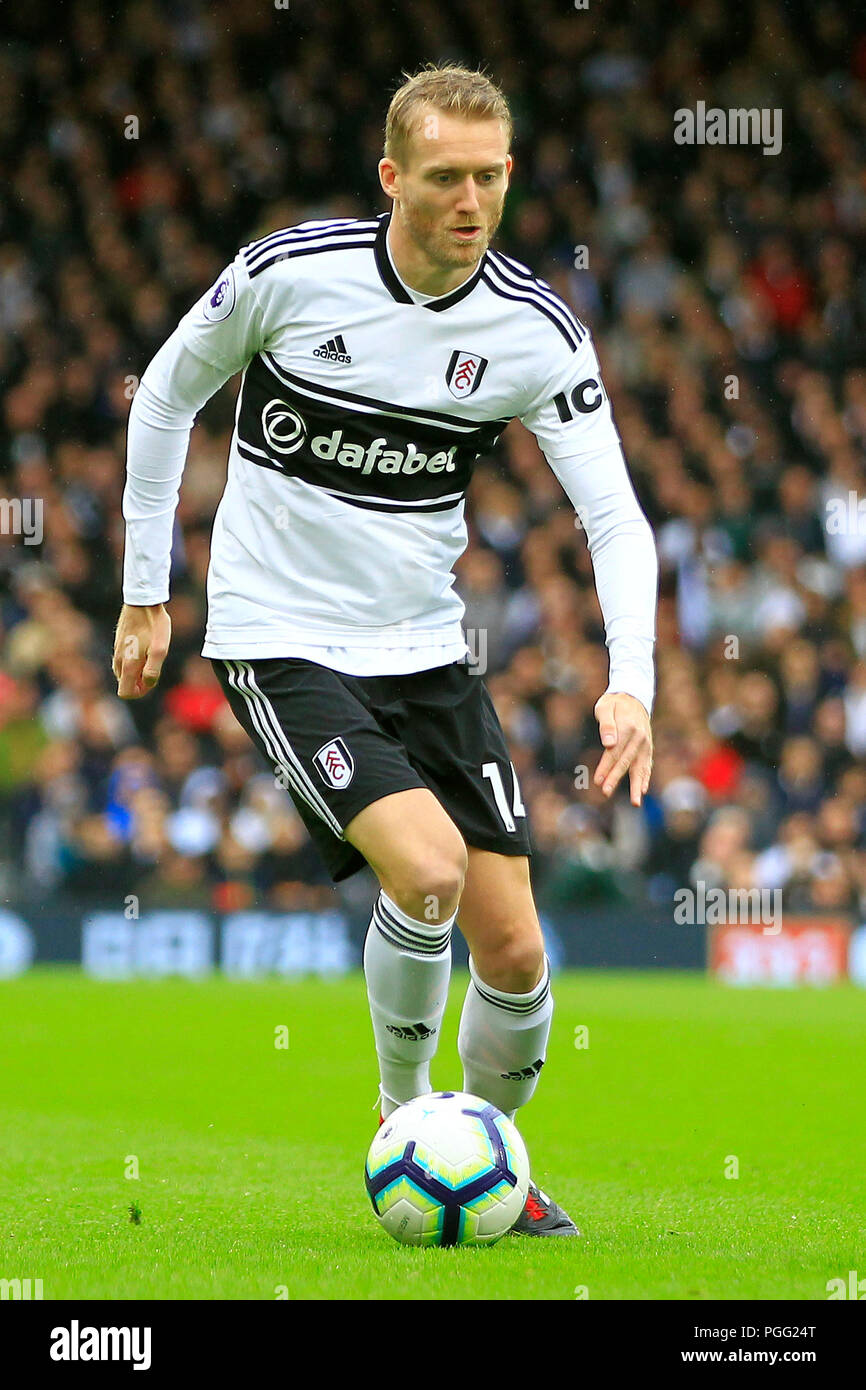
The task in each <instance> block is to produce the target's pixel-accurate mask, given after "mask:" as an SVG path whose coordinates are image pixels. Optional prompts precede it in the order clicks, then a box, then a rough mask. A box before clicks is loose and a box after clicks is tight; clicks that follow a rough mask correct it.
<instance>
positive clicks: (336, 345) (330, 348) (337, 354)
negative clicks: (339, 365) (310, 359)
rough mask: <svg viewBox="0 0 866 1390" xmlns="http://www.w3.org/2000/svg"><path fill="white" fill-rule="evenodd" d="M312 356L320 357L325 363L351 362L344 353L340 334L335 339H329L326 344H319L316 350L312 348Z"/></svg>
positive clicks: (344, 346)
mask: <svg viewBox="0 0 866 1390" xmlns="http://www.w3.org/2000/svg"><path fill="white" fill-rule="evenodd" d="M313 356H314V357H322V358H324V360H325V361H326V362H351V360H352V359H351V357H350V356H349V354H348V352H347V351H346V344H345V343H344V342H343V335H342V333H338V334H337V336H336V338H329V339H328V341H327V342H326V343H320V344H319V346H318V347H317V348H313Z"/></svg>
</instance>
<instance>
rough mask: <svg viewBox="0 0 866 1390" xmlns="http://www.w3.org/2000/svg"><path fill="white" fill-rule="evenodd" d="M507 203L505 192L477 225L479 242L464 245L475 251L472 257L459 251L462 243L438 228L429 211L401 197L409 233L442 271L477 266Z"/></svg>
mask: <svg viewBox="0 0 866 1390" xmlns="http://www.w3.org/2000/svg"><path fill="white" fill-rule="evenodd" d="M504 206H505V194H504V193H503V195H502V198H501V200H500V203H499V207H498V208H497V209H496V212H495V214H494V215H493V216H492V217H488V218H487V219H485V218H479V221H478V226H480V227H481V228H482V234H481V237H480V239H479V240H478V241H477V242H467V243H466V247H465V250H467V251H471V252H473V253H474V256H475V259H474V260H473V259H472V257H471V256H467V255H466V254H465V253H464V254H463V255H461V254H460V253H461V246H460V244H459V243H455V242H451V241H450V239H449V237H448V233H447V231H446V230H445V229H443V228H441V227H438V226H437V225H436V223H435V221H434V220H433V219H432V218H431V217H430V216H428V215H427V214H426V213H423V212H420V211H419V205H418V204H417V203H413V202H411V200H409V199H407V198H405V197H403V198H401V200H400V211H401V216H402V218H403V225H404V227H405V229H406V232H407V234H408V235H409V237H411V239H412V241H414V243H415V245H416V246H418V247H419V248H420V249H421V250H422V251H423V252H424V254H425V256H427V257H428V259H429V260H431V261H432V262H433V264H434V265H436V266H438V267H439V269H440V270H459V269H461V268H466V267H469V266H473V265H477V264H478V262H479V261H480V260H481V258H482V256H483V255H484V253H485V252H486V250H487V248H488V246H489V245H490V243H491V241H492V240H493V238H494V237H495V235H496V231H497V228H498V227H499V223H500V222H501V221H502V210H503V208H504Z"/></svg>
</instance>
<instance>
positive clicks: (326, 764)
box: [313, 738, 355, 791]
mask: <svg viewBox="0 0 866 1390" xmlns="http://www.w3.org/2000/svg"><path fill="white" fill-rule="evenodd" d="M313 762H314V763H315V764H316V767H317V768H318V770H319V776H320V777H321V779H322V781H323V782H327V784H328V786H329V787H336V788H337V790H338V791H341V790H342V788H343V787H348V785H349V783H350V782H351V780H352V778H353V777H354V775H355V764H354V761H353V759H352V755H351V753H350V752H349V750H348V748H347V747H346V745H345V743H344V742H343V740H342V739H341V738H332V739H331V742H330V743H323V744H322V746H321V748H320V749H319V751H318V753H314V754H313Z"/></svg>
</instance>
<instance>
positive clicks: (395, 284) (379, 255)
mask: <svg viewBox="0 0 866 1390" xmlns="http://www.w3.org/2000/svg"><path fill="white" fill-rule="evenodd" d="M390 221H391V214H390V212H382V213H380V214H379V230H378V231H377V233H376V242H375V246H374V248H373V249H374V255H375V257H376V269H377V270H378V272H379V277H380V279H381V280H382V283H383V284H384V286H385V288H386V290H388V292H389V294H390V295H391V298H392V299H396V300H397V303H398V304H413V305H415V307H416V308H417V309H432V310H433V312H434V313H435V314H440V313H441V312H442V310H443V309H450V308H451V306H452V304H459V302H460V300H461V299H465V298H466V296H467V294H471V293H472V291H473V290H474V288H475V286H476V285H477V284H478V281H479V280H480V279H481V275H482V272H483V270H484V266H485V263H486V261H487V252H486V251H485V252H484V255H483V256H482V257H481V260H480V261H479V262H478V265H477V266H476V268H475V270H474V272H473V273H472V275H470V276H469V279H468V280H464V281H463V284H462V285H458V286H457V289H456V290H452V291H451V293H450V294H443V295H439V296H438V297H437V298H436V299H431V300H430V301H429V302H428V303H427V304H415V300H414V299H413V298H412V296H411V295H409V294H407V293H406V291H405V289H404V288H403V286H402V285H401V283H400V281H399V279H398V277H397V275H396V274H395V272H394V267H393V265H392V264H391V257H390V256H389V254H388V246H387V242H386V237H387V235H388V225H389V223H390Z"/></svg>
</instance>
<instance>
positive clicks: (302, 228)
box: [241, 217, 378, 270]
mask: <svg viewBox="0 0 866 1390" xmlns="http://www.w3.org/2000/svg"><path fill="white" fill-rule="evenodd" d="M377 229H378V222H377V221H376V219H375V217H373V218H360V217H345V218H342V217H341V218H334V219H333V220H329V221H323V222H318V223H308V222H301V223H299V224H298V226H296V227H281V228H280V229H279V231H276V232H271V233H269V235H268V236H265V237H262V238H261V239H260V240H259V241H253V242H250V244H249V246H244V247H243V249H242V251H241V255H242V256H243V258H244V261H245V263H246V266H247V269H248V270H252V269H253V268H254V267H255V266H256V265H257V263H258V262H259V261H261V260H263V259H264V258H265V257H267V256H269V255H270V254H271V253H272V252H273V251H274V249H275V248H276V247H278V246H282V245H283V244H285V243H291V244H292V245H294V244H296V243H297V244H301V243H303V242H305V241H306V242H308V241H312V240H321V238H323V237H328V236H337V235H345V234H346V233H357V234H358V235H359V236H364V235H366V234H368V233H370V232H372V233H373V234H374V235H375V233H376V231H377Z"/></svg>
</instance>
